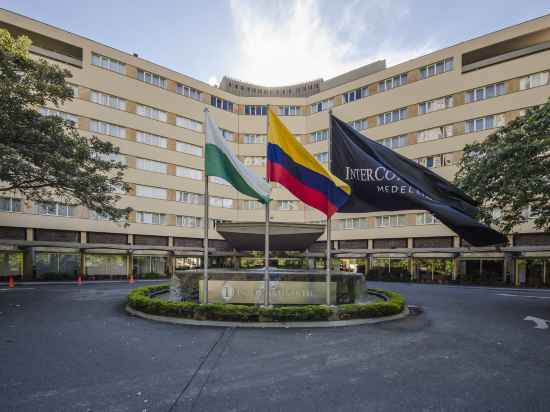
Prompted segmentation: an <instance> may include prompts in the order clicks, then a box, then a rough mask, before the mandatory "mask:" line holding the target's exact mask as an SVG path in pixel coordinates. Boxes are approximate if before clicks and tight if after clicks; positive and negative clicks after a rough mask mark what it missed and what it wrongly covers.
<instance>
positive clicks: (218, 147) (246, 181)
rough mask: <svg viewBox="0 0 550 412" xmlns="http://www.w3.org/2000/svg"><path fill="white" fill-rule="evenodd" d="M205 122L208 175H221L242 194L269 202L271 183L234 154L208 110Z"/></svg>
mask: <svg viewBox="0 0 550 412" xmlns="http://www.w3.org/2000/svg"><path fill="white" fill-rule="evenodd" d="M205 123H206V125H205V126H206V133H205V134H206V148H205V167H206V176H218V177H221V178H222V179H225V180H226V181H227V182H229V183H230V184H231V185H233V187H234V188H235V189H237V190H238V191H239V192H241V193H242V194H245V195H247V196H250V197H253V198H255V199H258V200H259V201H260V202H262V203H268V202H269V200H270V197H269V194H270V193H271V185H270V184H269V183H267V182H266V181H264V180H262V179H261V178H260V177H259V176H258V175H256V174H255V173H254V172H252V171H251V170H249V169H248V168H247V167H246V166H245V165H244V164H243V163H242V162H241V161H240V160H239V159H238V158H237V156H235V155H234V154H233V152H232V151H231V149H230V148H229V145H228V144H227V143H226V142H225V139H224V138H223V136H222V133H221V131H220V129H219V128H218V126H216V124H215V123H214V120H213V119H212V117H211V116H210V112H208V111H206V113H205Z"/></svg>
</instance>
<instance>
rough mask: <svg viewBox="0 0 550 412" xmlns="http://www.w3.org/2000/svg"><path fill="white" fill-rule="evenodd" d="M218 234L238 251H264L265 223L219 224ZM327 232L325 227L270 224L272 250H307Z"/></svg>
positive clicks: (280, 223)
mask: <svg viewBox="0 0 550 412" xmlns="http://www.w3.org/2000/svg"><path fill="white" fill-rule="evenodd" d="M216 230H217V231H218V233H219V234H220V235H221V236H222V237H223V238H224V239H225V240H227V241H228V242H229V243H230V244H231V246H232V247H234V248H235V249H237V250H264V241H265V223H264V222H238V223H232V222H230V223H229V222H227V223H218V224H217V225H216ZM324 232H325V225H315V224H305V223H283V222H269V249H270V250H306V249H307V248H308V247H309V246H311V244H313V243H314V242H315V241H316V240H317V239H319V237H321V235H322V234H323V233H324Z"/></svg>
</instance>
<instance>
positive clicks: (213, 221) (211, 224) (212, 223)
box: [208, 219, 230, 229]
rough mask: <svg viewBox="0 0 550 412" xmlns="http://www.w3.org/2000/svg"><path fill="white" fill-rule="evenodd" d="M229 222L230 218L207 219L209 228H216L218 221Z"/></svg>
mask: <svg viewBox="0 0 550 412" xmlns="http://www.w3.org/2000/svg"><path fill="white" fill-rule="evenodd" d="M225 222H230V220H224V219H208V227H209V228H211V229H216V227H217V226H218V225H219V224H220V223H225Z"/></svg>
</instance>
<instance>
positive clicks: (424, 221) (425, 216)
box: [416, 213, 439, 225]
mask: <svg viewBox="0 0 550 412" xmlns="http://www.w3.org/2000/svg"><path fill="white" fill-rule="evenodd" d="M438 223H439V220H437V218H436V217H435V216H434V215H432V214H431V213H417V214H416V224H417V225H436V224H438Z"/></svg>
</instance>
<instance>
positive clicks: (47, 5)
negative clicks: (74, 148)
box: [0, 0, 550, 86]
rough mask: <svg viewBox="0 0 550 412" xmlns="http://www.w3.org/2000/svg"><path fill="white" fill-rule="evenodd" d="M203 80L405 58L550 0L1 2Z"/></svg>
mask: <svg viewBox="0 0 550 412" xmlns="http://www.w3.org/2000/svg"><path fill="white" fill-rule="evenodd" d="M0 7H2V8H6V9H8V10H12V11H15V12H18V13H21V14H24V15H26V16H29V17H32V18H35V19H38V20H41V21H43V22H46V23H49V24H52V25H54V26H58V27H60V28H62V29H65V30H68V31H71V32H74V33H76V34H79V35H83V36H86V37H89V38H91V39H93V40H96V41H99V42H101V43H105V44H107V45H109V46H112V47H115V48H117V49H120V50H123V51H126V52H129V53H138V54H139V55H140V56H141V57H143V58H145V59H148V60H151V61H153V62H155V63H158V64H161V65H163V66H166V67H169V68H171V69H174V70H176V71H179V72H181V73H184V74H187V75H189V76H192V77H194V78H197V79H200V80H203V81H206V82H210V83H213V82H217V81H219V80H221V78H222V77H223V76H224V75H230V76H232V77H235V78H238V79H241V80H246V81H249V82H255V83H259V84H262V85H267V86H275V85H284V84H292V83H298V82H301V81H306V80H312V79H315V78H319V77H323V78H325V79H327V78H330V77H333V76H335V75H338V74H341V73H343V72H345V71H347V70H351V69H353V68H356V67H358V66H361V65H363V64H366V63H369V62H372V61H374V60H376V59H380V58H385V59H386V60H387V64H388V65H393V64H397V63H399V62H402V61H405V60H408V59H410V58H413V57H416V56H420V55H423V54H426V53H428V52H430V51H433V50H437V49H440V48H442V47H446V46H449V45H452V44H455V43H457V42H460V41H463V40H468V39H470V38H472V37H476V36H479V35H482V34H485V33H488V32H492V31H495V30H498V29H501V28H504V27H507V26H510V25H513V24H517V23H520V22H522V21H525V20H529V19H532V18H535V17H538V16H542V15H544V14H548V13H550V2H548V0H529V1H528V2H526V3H524V4H523V3H521V2H517V0H516V1H503V0H500V1H498V0H486V1H479V0H478V1H470V0H465V1H460V2H454V1H448V2H443V1H431V0H423V1H422V2H420V1H399V0H393V1H391V2H390V1H383V0H382V1H381V0H378V1H368V0H318V1H314V0H297V1H294V0H227V1H222V0H209V1H205V0H179V1H176V0H172V1H163V0H156V1H150V0H149V1H142V0H134V1H126V0H118V1H112V0H110V1H105V0H94V1H74V0H48V1H44V0H0Z"/></svg>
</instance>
